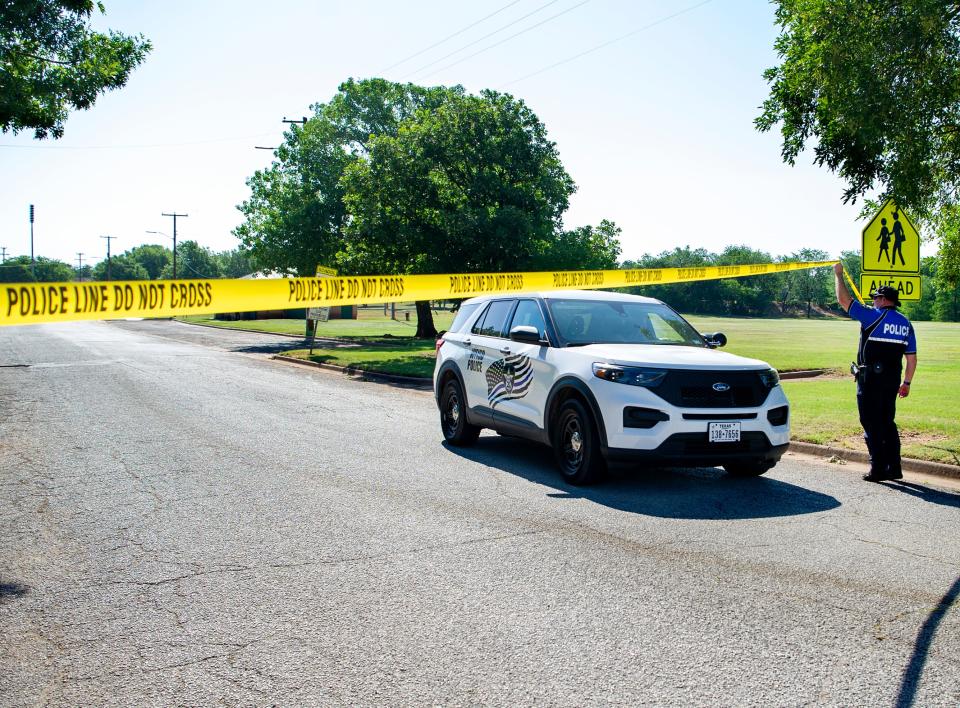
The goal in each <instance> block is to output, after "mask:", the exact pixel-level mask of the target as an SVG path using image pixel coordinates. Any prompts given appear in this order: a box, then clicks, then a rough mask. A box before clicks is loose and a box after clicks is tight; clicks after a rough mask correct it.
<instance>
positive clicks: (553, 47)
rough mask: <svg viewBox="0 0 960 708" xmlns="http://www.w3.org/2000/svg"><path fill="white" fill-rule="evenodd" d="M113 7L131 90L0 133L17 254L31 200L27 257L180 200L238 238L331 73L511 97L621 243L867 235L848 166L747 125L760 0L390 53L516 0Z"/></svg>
mask: <svg viewBox="0 0 960 708" xmlns="http://www.w3.org/2000/svg"><path fill="white" fill-rule="evenodd" d="M105 2H106V8H107V15H106V16H105V17H100V18H98V19H97V20H96V24H97V26H99V27H103V28H106V27H110V28H114V29H117V30H120V31H123V32H127V33H143V34H144V35H145V36H147V37H148V38H149V39H150V40H151V41H152V42H153V44H154V50H153V52H152V53H151V54H150V55H149V56H148V57H147V60H146V62H145V63H144V64H143V65H142V66H141V67H140V68H139V69H138V70H136V71H135V72H134V73H133V75H132V77H131V80H130V82H129V83H128V84H127V86H126V87H125V88H123V89H121V90H119V91H113V92H111V93H108V94H106V95H104V96H103V97H101V98H100V100H99V101H98V102H97V103H96V104H95V105H94V107H93V108H92V109H91V110H89V111H83V112H78V113H74V114H72V115H71V117H70V119H69V120H68V121H67V124H66V135H65V137H64V138H63V139H62V140H59V141H42V142H40V141H35V140H33V138H32V134H28V133H21V134H20V135H18V136H12V135H10V134H9V133H8V134H3V135H0V160H2V165H3V167H2V169H0V246H6V247H7V253H8V255H11V254H12V255H18V254H25V253H27V254H28V253H29V249H30V243H29V224H28V220H27V210H28V205H29V204H30V203H33V204H35V205H36V208H37V221H36V224H35V234H36V236H35V242H36V252H37V254H38V255H44V256H49V257H55V258H60V259H62V260H65V261H67V262H71V263H74V264H76V253H77V252H78V251H81V252H83V253H85V254H86V256H85V262H87V259H90V260H91V261H92V262H96V261H97V260H100V259H101V258H103V257H104V256H105V253H106V249H105V243H106V242H105V241H103V240H101V239H100V238H99V237H100V236H101V235H111V236H116V237H117V240H116V241H114V242H113V252H114V253H119V252H122V251H124V250H126V249H128V248H131V247H133V246H135V245H138V244H140V243H155V242H158V240H162V238H161V237H156V236H151V235H149V234H147V233H145V232H146V231H147V230H155V231H163V232H166V233H167V234H169V233H171V231H172V226H171V220H170V219H168V218H164V217H162V216H161V215H160V214H161V212H170V211H174V210H175V211H178V212H181V213H188V214H189V215H190V216H189V218H187V219H183V220H181V221H180V222H179V224H178V238H179V239H195V240H197V241H199V242H200V243H201V244H202V245H205V246H208V247H211V248H213V249H215V250H223V249H227V248H233V247H235V246H236V245H237V243H238V242H237V239H236V238H235V237H234V236H233V235H232V234H231V230H232V229H233V228H234V227H235V226H236V225H237V224H238V223H239V221H240V218H239V212H238V211H237V210H236V205H237V204H239V203H240V202H241V201H243V200H244V199H245V198H246V196H247V191H248V190H247V187H246V185H245V181H246V179H247V177H249V176H250V175H251V174H252V173H253V172H254V171H255V170H256V169H258V168H261V167H264V166H265V165H267V164H269V162H270V160H271V154H270V153H269V152H267V151H263V150H255V149H254V146H255V145H266V146H275V145H277V144H279V141H280V140H281V136H282V132H283V128H284V126H283V125H282V123H281V119H282V118H283V117H284V116H286V117H288V118H292V117H301V116H303V115H308V114H309V109H308V107H309V105H310V104H312V103H315V102H325V101H327V100H329V99H330V97H331V96H333V94H334V93H335V92H336V89H337V85H338V84H339V83H340V82H341V81H343V80H344V79H346V78H348V77H355V78H366V77H372V76H383V77H385V78H388V79H391V80H395V81H408V80H409V81H414V82H416V83H423V84H447V85H450V84H458V83H459V84H462V85H463V86H464V87H466V88H467V90H469V91H471V92H477V91H479V90H481V89H484V88H493V89H500V90H505V91H509V92H510V93H513V94H514V95H516V96H518V97H521V98H523V99H524V100H525V101H526V102H527V103H528V104H529V105H530V107H531V108H532V109H533V110H534V111H535V112H536V113H537V114H538V115H539V116H540V118H541V120H542V121H543V122H544V123H545V124H546V126H547V129H548V132H549V135H550V137H551V139H552V140H554V141H555V142H556V143H557V146H558V149H559V151H560V155H561V157H562V159H563V162H564V165H565V166H566V168H567V171H568V172H569V173H570V175H571V176H572V177H573V179H574V180H575V182H576V183H577V185H578V188H579V189H578V191H577V193H576V194H575V195H574V197H573V199H572V201H571V208H570V210H569V211H568V212H567V215H566V219H565V223H566V225H567V226H571V227H572V226H579V225H583V224H593V223H597V222H599V221H600V220H601V219H604V218H607V219H611V220H613V221H615V222H616V223H617V224H618V225H619V226H621V227H622V228H623V234H622V238H621V241H622V245H623V258H637V257H639V256H641V255H642V254H644V253H658V252H660V251H663V250H666V249H672V248H673V247H674V246H683V245H690V246H692V247H694V248H699V247H702V248H706V249H708V250H711V251H720V250H722V249H723V248H724V247H725V246H726V245H729V244H747V245H750V246H752V247H755V248H760V249H763V250H766V251H768V252H771V253H773V254H775V255H776V254H786V253H790V252H793V251H795V250H798V249H799V248H802V247H811V248H819V249H823V250H825V251H827V252H828V253H830V254H831V255H837V254H838V253H839V252H840V251H841V250H846V249H859V246H860V229H861V228H862V224H861V223H860V222H858V221H857V215H858V212H859V207H858V206H845V205H843V204H842V200H841V196H842V185H841V184H840V182H839V181H838V180H837V179H836V178H835V177H834V176H832V175H831V174H830V173H828V172H827V171H826V170H824V169H818V168H815V167H813V166H812V165H811V164H810V162H811V161H810V158H809V157H807V158H805V159H804V161H803V163H804V164H800V165H798V166H797V167H794V168H790V167H789V166H786V165H784V164H783V163H782V162H781V161H780V145H779V136H778V135H776V134H766V135H762V134H759V133H757V132H756V130H755V129H754V128H753V122H752V121H753V118H754V117H755V116H756V115H757V114H758V112H759V108H758V107H759V105H760V104H761V102H762V101H763V99H764V97H765V95H766V84H765V82H764V81H763V78H762V72H763V70H764V69H765V68H767V67H769V66H771V65H772V64H774V63H775V55H774V53H773V50H772V45H773V41H774V39H775V37H776V28H775V26H774V24H773V6H772V5H770V4H768V3H767V2H764V1H763V0H712V1H711V2H708V3H706V4H704V5H701V6H699V7H695V8H694V9H691V10H690V11H688V12H684V13H683V14H680V15H678V16H675V17H673V18H672V19H665V18H668V17H669V16H671V15H675V14H676V13H678V12H680V11H683V10H685V9H687V8H691V7H693V6H695V5H697V4H698V3H699V2H700V0H689V1H687V0H638V1H636V2H633V1H628V0H588V1H586V2H584V1H583V0H553V2H550V0H517V2H514V3H512V4H510V5H509V7H506V8H505V9H503V10H502V11H501V12H498V13H497V14H495V15H494V16H493V17H490V18H489V19H486V20H484V21H482V22H480V23H479V24H477V25H476V26H474V27H472V28H470V29H468V30H466V31H464V32H462V33H461V34H459V35H457V36H455V37H453V38H452V39H449V40H448V41H446V42H443V43H442V44H440V45H439V46H437V47H434V48H432V49H429V50H428V51H425V52H423V53H421V54H419V56H416V57H414V58H412V59H409V60H408V61H405V62H403V63H400V64H399V65H397V66H392V65H394V64H397V62H400V61H401V60H403V59H405V58H407V57H409V56H410V55H412V54H415V53H417V52H419V51H421V50H423V49H425V48H427V47H429V46H430V45H432V44H434V43H436V42H439V41H440V40H442V39H444V38H445V37H447V36H448V35H450V34H452V33H454V32H457V31H458V30H461V29H463V28H464V27H466V26H467V25H469V24H471V23H473V22H475V21H477V20H480V19H481V18H483V17H484V16H486V15H489V14H490V13H493V12H494V11H496V10H499V9H501V8H504V7H505V6H506V5H508V3H509V0H491V1H490V2H485V3H484V2H449V1H446V2H442V1H440V0H410V2H402V3H401V2H392V1H391V2H386V1H381V0H354V1H353V2H333V1H328V2H303V1H300V2H297V1H294V0H284V1H283V2H274V3H264V2H253V1H250V0H231V1H229V2H228V1H225V0H216V1H206V2H186V1H185V0H173V1H171V2H164V3H143V2H134V1H132V0H105ZM538 9H539V10H538ZM529 13H533V14H530V16H529V17H527V18H526V19H520V18H522V17H523V16H524V15H527V14H529ZM559 13H563V14H561V15H560V16H558V17H554V15H558V14H559ZM551 18H553V19H551ZM661 20H664V21H662V22H661ZM541 22H542V23H543V24H540V25H539V26H536V27H533V26H534V25H536V24H538V23H541ZM658 22H659V24H655V25H653V26H649V25H652V24H653V23H658ZM506 25H509V26H508V27H507V28H506V29H503V30H502V31H500V32H496V33H495V31H496V30H498V29H500V28H503V27H504V26H506ZM648 26H649V27H648ZM530 27H533V28H532V29H530V30H529V31H527V32H524V33H523V34H520V35H519V36H515V37H513V38H510V36H511V35H514V34H517V33H519V32H521V31H523V30H525V29H527V28H530ZM644 27H647V29H643V28H644ZM636 30H640V31H636ZM634 31H636V33H635V34H633V35H632V36H629V37H627V38H626V39H623V40H622V41H619V42H616V43H614V44H611V45H610V46H607V47H605V48H603V49H600V50H598V51H595V52H592V53H590V54H587V55H586V56H583V57H580V58H578V59H575V60H573V61H570V62H568V63H565V64H563V65H561V66H558V67H555V68H552V69H549V70H547V71H543V72H542V73H537V74H536V75H535V76H529V75H530V74H534V73H535V72H538V71H539V70H541V69H543V68H545V67H548V66H550V65H552V64H555V63H557V62H560V61H562V60H564V59H567V58H568V57H571V56H574V55H576V54H579V53H581V52H584V51H586V50H589V49H591V48H593V47H595V46H597V45H600V44H602V43H604V42H609V41H610V40H614V39H616V38H618V37H621V36H623V35H626V34H628V33H630V32H634ZM491 33H493V34H491ZM487 34H490V35H491V36H489V37H488V38H486V39H481V38H482V37H483V36H484V35H487ZM477 40H480V41H477ZM502 40H507V41H502ZM501 41H502V43H500V44H499V45H498V46H495V47H493V48H491V49H489V50H488V51H483V52H482V53H479V54H476V56H472V57H470V56H469V55H471V54H474V53H476V52H479V51H480V50H483V49H485V48H487V47H490V46H491V45H494V44H496V43H498V42H501ZM471 44H472V46H469V47H467V46H466V45H471ZM457 50H461V51H457ZM455 52H456V53H455ZM445 55H450V56H447V57H446V58H443V57H444V56H445ZM467 57H469V58H467ZM461 59H464V60H463V61H459V60H461ZM428 65H429V66H428ZM390 67H392V68H390ZM528 76H529V78H524V77H528Z"/></svg>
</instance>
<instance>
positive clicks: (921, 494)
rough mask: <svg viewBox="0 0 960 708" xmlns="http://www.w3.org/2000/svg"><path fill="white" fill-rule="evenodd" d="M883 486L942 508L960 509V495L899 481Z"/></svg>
mask: <svg viewBox="0 0 960 708" xmlns="http://www.w3.org/2000/svg"><path fill="white" fill-rule="evenodd" d="M884 486H887V487H889V488H890V489H896V490H897V491H900V492H903V493H904V494H909V495H910V496H913V497H917V498H918V499H923V501H926V502H931V503H932V504H942V505H943V506H952V507H955V508H957V509H960V494H957V493H955V492H944V491H941V490H939V489H933V488H932V487H925V486H923V485H922V484H914V483H913V482H904V481H903V480H900V479H898V480H896V481H895V482H891V483H889V484H886V485H884Z"/></svg>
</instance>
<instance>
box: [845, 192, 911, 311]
mask: <svg viewBox="0 0 960 708" xmlns="http://www.w3.org/2000/svg"><path fill="white" fill-rule="evenodd" d="M861 258H862V263H863V273H862V274H861V276H860V291H861V292H863V293H864V294H867V293H869V292H870V291H872V290H876V288H878V287H880V286H881V285H892V286H893V287H895V288H896V289H897V292H898V293H899V294H900V299H901V300H919V299H920V297H921V282H920V281H921V279H920V234H919V233H918V232H917V229H916V227H915V226H914V225H913V222H912V221H910V217H908V216H907V214H906V212H904V211H903V210H902V209H900V208H899V207H897V205H896V204H894V202H893V200H892V199H888V200H887V202H886V204H884V205H883V207H882V208H881V209H880V211H878V212H877V213H876V215H874V217H873V219H871V220H870V223H868V224H867V225H866V227H864V229H863V248H862V251H861Z"/></svg>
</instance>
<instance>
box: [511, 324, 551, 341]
mask: <svg viewBox="0 0 960 708" xmlns="http://www.w3.org/2000/svg"><path fill="white" fill-rule="evenodd" d="M510 339H512V340H513V341H514V342H523V343H524V344H546V342H543V341H541V339H540V330H538V329H537V328H536V327H533V326H531V325H517V326H516V327H514V328H513V329H511V330H510Z"/></svg>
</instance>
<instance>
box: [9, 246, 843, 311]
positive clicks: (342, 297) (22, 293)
mask: <svg viewBox="0 0 960 708" xmlns="http://www.w3.org/2000/svg"><path fill="white" fill-rule="evenodd" d="M834 263H836V261H817V262H806V263H759V264H755V265H732V266H703V267H696V268H650V269H631V270H582V271H556V272H549V271H547V272H538V273H460V274H454V275H449V274H447V275H358V276H346V277H343V276H341V277H332V278H331V277H327V278H278V279H275V280H129V281H113V282H90V283H9V284H3V285H0V325H19V324H34V323H40V322H67V321H71V320H108V319H118V318H124V317H179V316H184V315H209V314H215V313H218V312H250V311H254V310H284V309H293V308H301V307H335V306H337V305H372V304H376V303H383V302H401V301H402V302H409V301H413V300H449V299H455V298H469V297H474V296H476V295H487V294H491V293H524V292H535V291H540V290H563V289H602V288H623V287H631V286H636V285H666V284H669V283H689V282H695V281H698V280H717V279H721V278H738V277H743V276H750V275H766V274H770V273H783V272H786V271H791V270H803V269H807V268H819V267H825V266H831V265H833V264H834Z"/></svg>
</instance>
